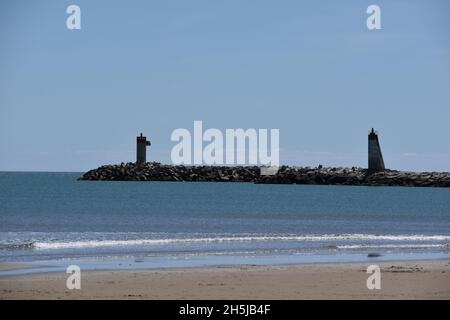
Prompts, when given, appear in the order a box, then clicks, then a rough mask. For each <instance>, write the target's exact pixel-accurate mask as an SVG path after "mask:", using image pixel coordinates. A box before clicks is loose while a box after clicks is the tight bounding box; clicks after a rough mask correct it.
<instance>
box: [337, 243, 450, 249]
mask: <svg viewBox="0 0 450 320" xmlns="http://www.w3.org/2000/svg"><path fill="white" fill-rule="evenodd" d="M336 248H338V249H344V250H352V249H421V248H424V249H426V248H450V244H448V243H443V244H433V243H428V244H427V243H419V244H381V245H364V244H355V245H343V246H336Z"/></svg>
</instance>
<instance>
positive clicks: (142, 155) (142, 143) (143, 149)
mask: <svg viewBox="0 0 450 320" xmlns="http://www.w3.org/2000/svg"><path fill="white" fill-rule="evenodd" d="M149 145H150V141H147V137H144V136H142V133H141V135H140V136H138V137H137V138H136V164H143V163H146V162H147V146H149Z"/></svg>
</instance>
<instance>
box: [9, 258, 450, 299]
mask: <svg viewBox="0 0 450 320" xmlns="http://www.w3.org/2000/svg"><path fill="white" fill-rule="evenodd" d="M374 264H375V262H374ZM368 265H369V263H352V264H319V265H283V266H247V265H244V266H224V267H209V268H192V269H188V268H187V269H166V270H123V271H120V270H111V271H85V272H82V275H81V289H80V290H68V289H67V288H66V279H67V276H68V275H67V274H65V273H46V274H32V275H24V276H13V277H2V278H0V298H1V299H450V261H448V260H434V261H414V262H383V263H378V265H379V266H380V267H381V289H380V290H368V289H367V287H366V280H367V278H368V276H369V274H367V273H366V269H367V266H368ZM1 268H3V269H5V268H6V266H5V265H3V266H2V267H1Z"/></svg>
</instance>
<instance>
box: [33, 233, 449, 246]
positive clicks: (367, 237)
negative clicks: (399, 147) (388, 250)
mask: <svg viewBox="0 0 450 320" xmlns="http://www.w3.org/2000/svg"><path fill="white" fill-rule="evenodd" d="M263 241H317V242H319V241H450V236H447V235H371V234H342V235H332V234H331V235H279V236H277V235H263V236H259V235H258V236H229V237H204V238H169V239H127V240H82V241H52V242H35V243H32V246H31V247H33V248H36V249H71V248H74V249H75V248H97V247H116V246H143V245H144V246H146V245H148V246H152V245H155V246H157V245H169V244H182V243H186V244H202V243H233V242H263ZM389 246H390V245H381V247H389ZM392 246H395V247H399V246H404V248H410V247H412V246H414V247H420V246H422V247H424V248H425V247H434V246H446V245H443V244H393V245H392ZM369 247H372V248H373V247H376V246H373V245H348V246H345V245H340V246H337V248H338V249H358V248H369ZM28 248H30V247H28Z"/></svg>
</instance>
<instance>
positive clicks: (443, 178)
mask: <svg viewBox="0 0 450 320" xmlns="http://www.w3.org/2000/svg"><path fill="white" fill-rule="evenodd" d="M79 180H94V181H204V182H253V183H267V184H319V185H365V186H410V187H447V188H448V187H450V172H405V171H396V170H386V171H384V172H378V173H372V174H371V173H369V172H368V171H367V169H363V168H357V167H352V168H341V167H339V168H329V167H327V168H326V167H322V166H319V167H315V168H311V167H289V166H281V167H280V168H279V170H278V172H277V173H276V174H274V175H261V168H260V167H257V166H235V167H228V166H185V165H164V164H160V163H157V162H148V163H144V164H141V165H136V164H135V163H121V164H118V165H105V166H101V167H99V168H97V169H94V170H90V171H88V172H86V173H85V174H83V176H81V177H80V178H79Z"/></svg>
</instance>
